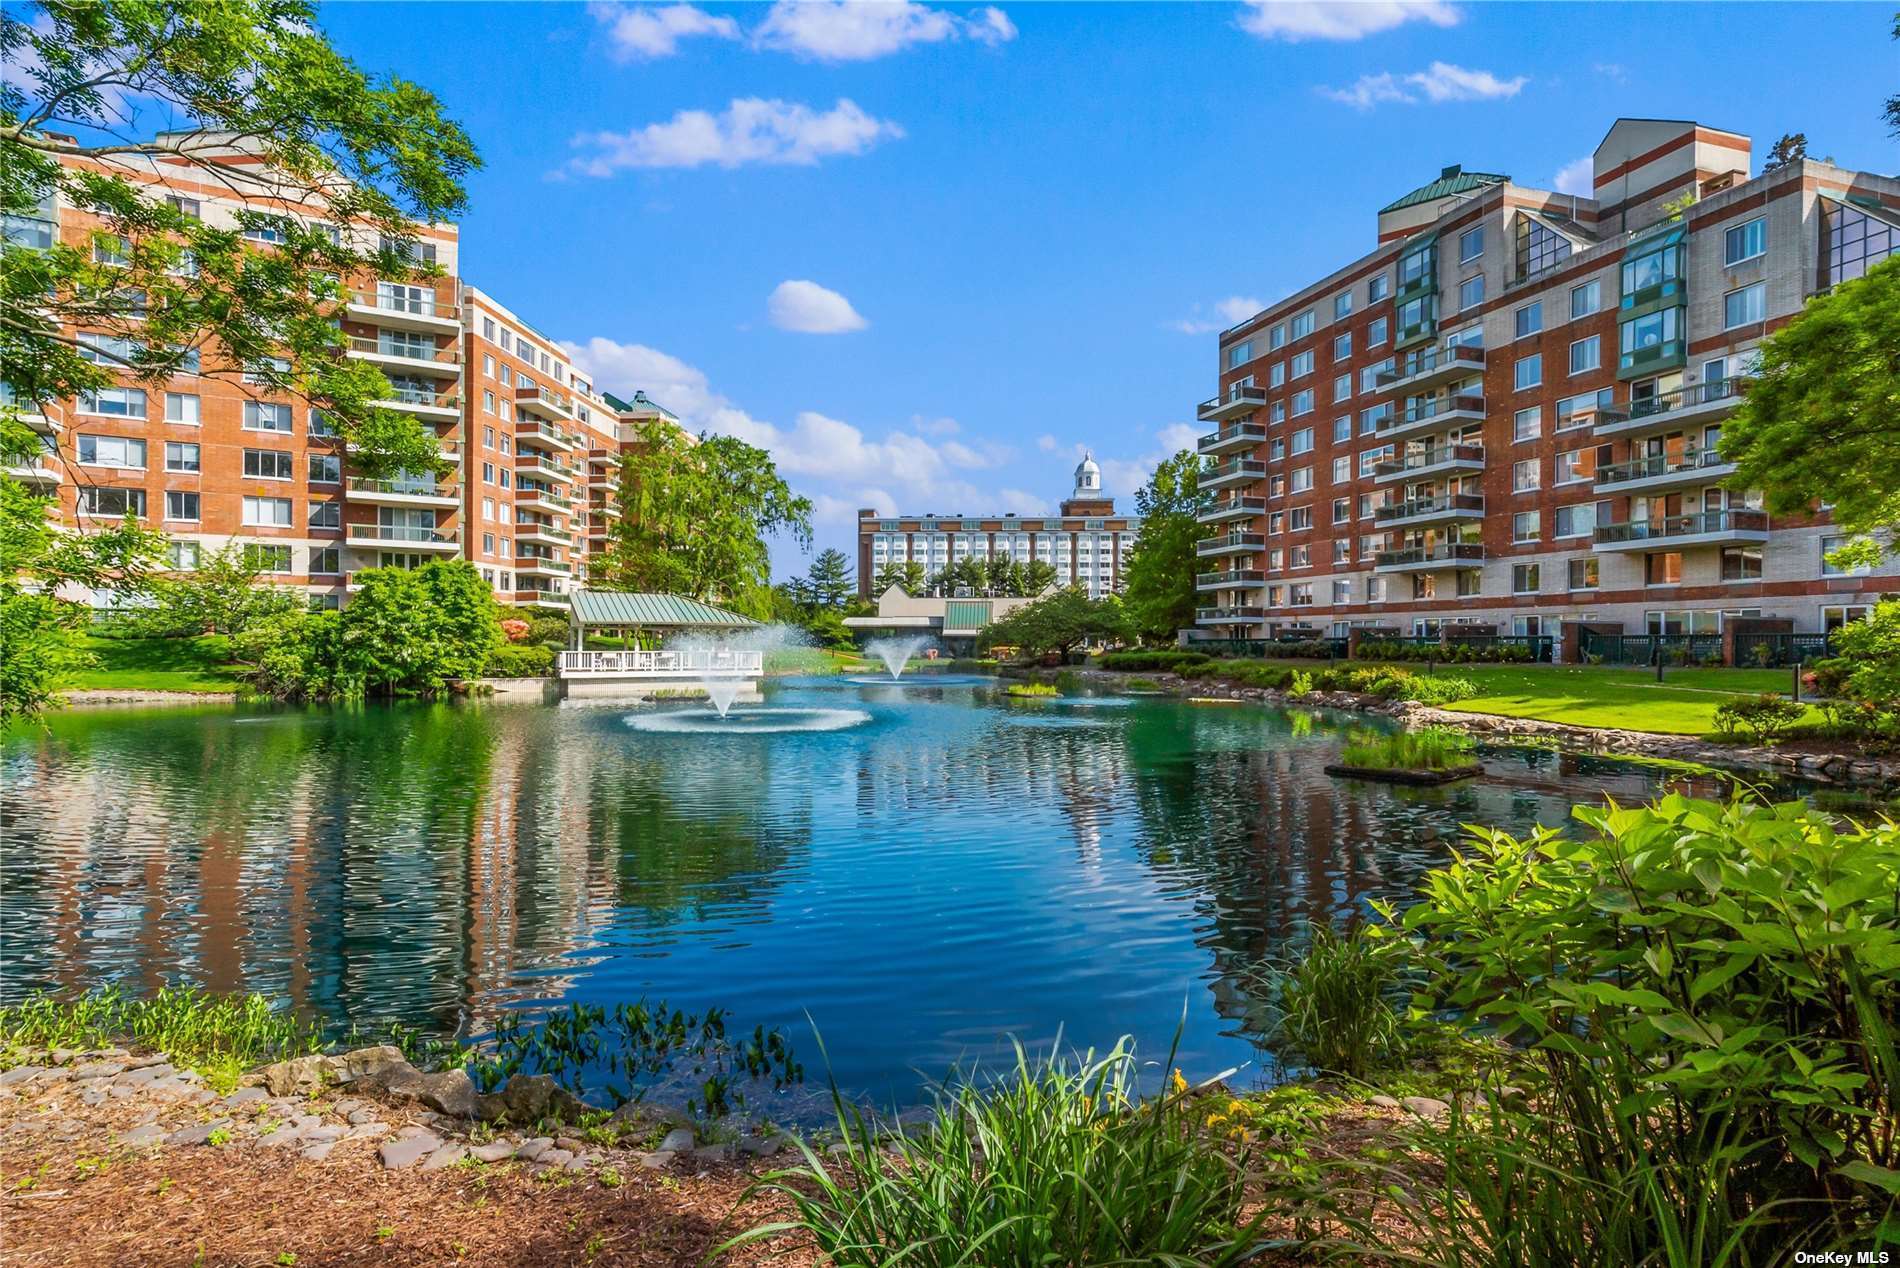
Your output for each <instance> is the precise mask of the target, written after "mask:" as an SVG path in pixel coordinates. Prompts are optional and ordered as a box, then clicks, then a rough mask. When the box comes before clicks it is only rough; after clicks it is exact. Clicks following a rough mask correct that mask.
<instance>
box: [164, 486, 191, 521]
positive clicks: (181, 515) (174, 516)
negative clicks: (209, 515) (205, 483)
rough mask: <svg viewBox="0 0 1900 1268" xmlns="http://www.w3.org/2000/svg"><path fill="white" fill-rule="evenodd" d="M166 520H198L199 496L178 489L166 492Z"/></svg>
mask: <svg viewBox="0 0 1900 1268" xmlns="http://www.w3.org/2000/svg"><path fill="white" fill-rule="evenodd" d="M165 518H166V519H168V520H195V519H197V518H198V495H197V494H196V493H185V492H181V491H180V490H177V489H168V490H166V492H165Z"/></svg>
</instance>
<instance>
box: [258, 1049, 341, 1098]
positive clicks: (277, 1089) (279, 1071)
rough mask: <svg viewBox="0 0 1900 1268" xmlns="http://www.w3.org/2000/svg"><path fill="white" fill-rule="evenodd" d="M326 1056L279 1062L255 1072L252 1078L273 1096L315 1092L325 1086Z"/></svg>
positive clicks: (295, 1058) (297, 1058)
mask: <svg viewBox="0 0 1900 1268" xmlns="http://www.w3.org/2000/svg"><path fill="white" fill-rule="evenodd" d="M328 1060H329V1058H327V1057H324V1056H310V1057H293V1058H291V1059H290V1060H289V1061H277V1062H273V1063H272V1064H270V1065H267V1066H265V1067H264V1068H263V1069H261V1070H258V1071H256V1072H254V1073H253V1074H252V1075H251V1076H250V1077H252V1078H254V1079H256V1080H257V1082H258V1083H260V1084H262V1085H263V1086H264V1087H265V1088H266V1089H267V1090H268V1091H269V1092H270V1094H271V1095H272V1096H295V1095H297V1094H299V1093H302V1092H314V1091H316V1090H317V1089H318V1088H320V1087H322V1086H323V1076H324V1073H325V1071H326V1069H327V1066H326V1065H325V1062H327V1061H328Z"/></svg>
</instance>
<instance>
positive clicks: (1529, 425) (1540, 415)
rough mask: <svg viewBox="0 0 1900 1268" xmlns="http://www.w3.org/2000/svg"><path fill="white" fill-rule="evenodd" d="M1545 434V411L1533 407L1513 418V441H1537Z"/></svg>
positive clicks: (1521, 411) (1520, 411)
mask: <svg viewBox="0 0 1900 1268" xmlns="http://www.w3.org/2000/svg"><path fill="white" fill-rule="evenodd" d="M1543 434H1544V411H1543V410H1541V409H1539V408H1537V407H1536V406H1532V407H1531V408H1530V409H1521V410H1519V411H1517V413H1515V414H1513V415H1512V416H1511V439H1512V440H1536V439H1537V438H1538V437H1539V436H1541V435H1543Z"/></svg>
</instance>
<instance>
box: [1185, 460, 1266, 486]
mask: <svg viewBox="0 0 1900 1268" xmlns="http://www.w3.org/2000/svg"><path fill="white" fill-rule="evenodd" d="M1266 478H1267V464H1266V463H1264V462H1254V461H1252V460H1251V459H1248V458H1236V459H1234V460H1233V461H1232V462H1223V463H1221V464H1220V465H1219V466H1215V467H1209V468H1208V469H1207V470H1205V471H1203V472H1201V487H1202V488H1203V489H1224V488H1227V487H1229V486H1230V485H1239V484H1252V483H1253V482H1254V481H1255V480H1264V479H1266Z"/></svg>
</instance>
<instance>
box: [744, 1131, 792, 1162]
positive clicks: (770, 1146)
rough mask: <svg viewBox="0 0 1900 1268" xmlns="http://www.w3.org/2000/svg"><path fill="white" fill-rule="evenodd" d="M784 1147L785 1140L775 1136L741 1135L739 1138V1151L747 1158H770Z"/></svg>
mask: <svg viewBox="0 0 1900 1268" xmlns="http://www.w3.org/2000/svg"><path fill="white" fill-rule="evenodd" d="M783 1148H785V1142H784V1140H782V1139H781V1138H779V1137H777V1136H742V1137H740V1138H739V1152H740V1153H742V1154H744V1155H746V1156H747V1157H748V1158H770V1157H771V1156H772V1155H773V1154H776V1153H777V1152H778V1151H779V1150H781V1149H783Z"/></svg>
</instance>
